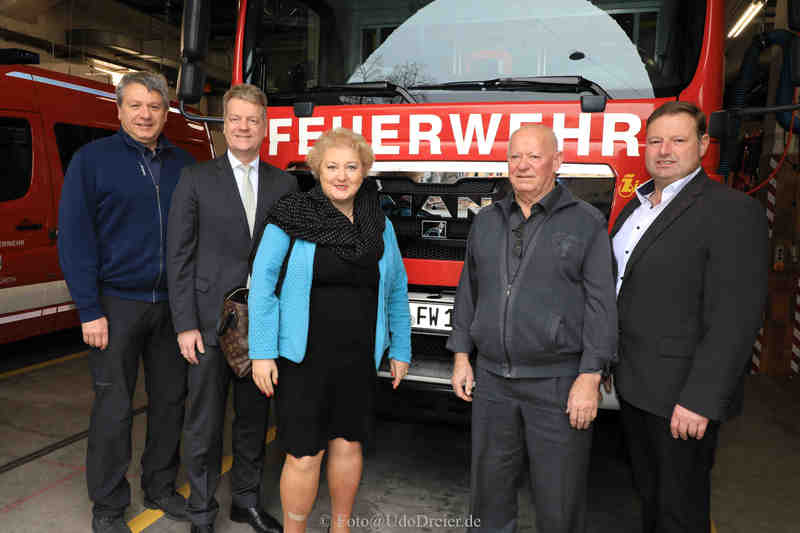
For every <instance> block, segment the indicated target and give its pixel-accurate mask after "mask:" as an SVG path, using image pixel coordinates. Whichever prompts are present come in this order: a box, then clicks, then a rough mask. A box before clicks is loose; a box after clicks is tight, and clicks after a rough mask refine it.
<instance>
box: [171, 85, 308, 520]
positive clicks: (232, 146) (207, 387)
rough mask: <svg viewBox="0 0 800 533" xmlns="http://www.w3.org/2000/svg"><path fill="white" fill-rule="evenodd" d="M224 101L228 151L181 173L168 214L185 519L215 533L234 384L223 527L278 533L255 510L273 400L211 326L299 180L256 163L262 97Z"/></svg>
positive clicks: (234, 93)
mask: <svg viewBox="0 0 800 533" xmlns="http://www.w3.org/2000/svg"><path fill="white" fill-rule="evenodd" d="M223 101H224V115H225V123H224V133H225V140H226V141H227V143H228V151H227V152H226V153H225V154H224V155H223V156H222V157H219V158H217V159H215V160H213V161H209V162H205V163H202V164H198V165H194V166H192V167H189V168H187V169H185V170H184V172H183V174H182V176H181V179H180V182H179V183H178V186H177V188H176V190H175V194H174V195H173V199H172V207H171V209H170V214H169V226H168V238H167V260H168V274H169V301H170V307H171V309H172V316H173V322H174V324H175V331H176V332H177V334H178V344H179V345H180V349H181V354H182V355H183V357H184V358H185V359H186V360H187V361H188V362H189V363H190V365H189V371H188V406H187V409H186V426H185V440H186V447H185V450H186V452H185V453H186V455H187V456H188V457H186V458H185V461H184V462H185V464H186V467H187V471H188V475H189V483H190V486H191V495H190V497H189V500H188V503H187V511H188V513H187V514H188V515H189V518H190V519H191V521H192V529H191V531H192V533H195V532H197V533H200V532H212V531H213V530H214V520H215V518H216V515H217V511H218V507H219V506H218V504H217V501H216V499H215V497H214V493H215V492H216V489H217V485H218V483H219V477H220V468H221V459H222V434H223V422H224V417H225V403H226V399H227V395H228V394H227V393H228V385H229V383H230V381H231V380H233V399H234V409H235V412H236V418H235V419H234V421H233V454H234V460H233V467H232V469H231V491H232V493H233V494H232V500H233V503H232V507H231V515H230V517H231V520H233V521H235V522H246V523H249V524H250V525H251V526H252V527H253V529H254V530H255V531H257V532H258V533H264V532H276V531H282V528H281V526H280V523H279V522H278V521H277V520H275V519H274V518H273V517H271V516H270V515H268V514H267V513H265V512H264V511H263V510H261V507H260V503H259V502H260V490H259V489H260V484H261V474H262V467H263V459H264V440H265V437H266V432H267V420H268V417H269V401H270V399H269V398H268V397H266V396H264V395H262V394H261V392H260V391H259V390H258V388H257V387H256V385H255V383H253V380H252V378H251V377H250V376H249V375H248V376H245V377H244V378H236V377H234V376H233V373H232V372H231V370H230V368H229V367H228V365H227V362H226V360H225V356H224V355H223V353H222V351H221V349H220V347H219V343H218V340H217V335H216V321H217V318H218V316H219V312H220V309H221V307H222V301H223V297H224V295H225V293H226V292H228V291H229V290H230V289H232V288H234V287H236V286H237V285H242V284H244V283H245V282H246V281H247V280H248V275H249V271H248V260H249V256H250V252H251V249H252V248H253V246H254V243H253V239H252V235H253V232H254V230H256V229H257V228H258V227H259V226H260V225H261V224H263V221H264V219H265V218H266V216H267V212H268V211H269V209H270V207H272V205H273V204H274V203H275V202H276V201H277V200H278V199H279V198H281V197H282V196H283V195H285V194H287V193H289V192H292V191H296V190H297V180H296V179H295V178H294V177H292V176H290V175H289V174H286V173H285V172H283V171H281V170H278V169H277V168H275V167H272V166H270V165H268V164H266V163H264V162H261V161H260V160H259V157H258V154H259V150H260V148H261V144H262V143H263V141H264V139H265V137H266V128H267V119H266V106H267V97H266V96H265V95H264V93H263V92H262V91H261V90H260V89H258V88H257V87H255V86H253V85H238V86H236V87H233V88H231V89H230V90H229V91H228V92H227V93H226V94H225V96H224V98H223Z"/></svg>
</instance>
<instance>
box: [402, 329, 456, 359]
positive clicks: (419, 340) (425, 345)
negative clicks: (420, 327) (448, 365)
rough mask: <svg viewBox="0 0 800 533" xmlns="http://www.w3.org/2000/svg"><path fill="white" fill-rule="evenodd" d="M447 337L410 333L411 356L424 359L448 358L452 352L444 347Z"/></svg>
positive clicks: (451, 355)
mask: <svg viewBox="0 0 800 533" xmlns="http://www.w3.org/2000/svg"><path fill="white" fill-rule="evenodd" d="M446 343H447V337H444V336H441V335H422V334H417V333H412V334H411V353H412V355H413V357H414V358H415V359H416V358H424V359H442V360H445V359H446V360H450V359H451V358H452V357H453V354H452V353H451V352H450V351H449V350H448V349H447V348H445V344H446Z"/></svg>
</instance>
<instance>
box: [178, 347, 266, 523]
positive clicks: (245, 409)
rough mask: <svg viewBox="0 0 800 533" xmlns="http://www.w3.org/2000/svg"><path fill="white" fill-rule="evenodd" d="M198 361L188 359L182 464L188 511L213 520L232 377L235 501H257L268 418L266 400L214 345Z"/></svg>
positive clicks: (202, 519) (242, 504)
mask: <svg viewBox="0 0 800 533" xmlns="http://www.w3.org/2000/svg"><path fill="white" fill-rule="evenodd" d="M205 350H206V353H205V354H198V356H197V359H198V361H199V364H197V365H189V379H188V383H189V395H188V397H189V401H188V404H187V406H186V428H185V431H186V434H185V436H186V446H185V449H184V455H185V464H186V470H187V473H188V476H189V484H190V486H191V489H192V490H191V495H190V496H189V502H188V506H187V512H188V514H189V518H190V520H191V521H192V523H194V524H197V525H206V524H212V523H213V522H214V520H215V518H216V516H217V512H218V511H219V504H218V503H217V500H216V498H215V497H214V494H215V493H216V491H217V486H218V485H219V478H220V471H221V466H222V434H223V430H224V422H225V403H226V400H227V397H228V385H229V384H230V382H231V381H233V408H234V412H235V418H234V419H233V467H232V468H231V492H232V499H233V505H235V506H237V507H255V506H258V505H259V502H260V492H259V489H260V486H261V474H262V470H263V466H264V447H265V439H266V435H267V423H268V419H269V401H270V399H269V398H267V397H266V396H265V395H264V394H262V393H261V391H260V390H258V387H256V385H255V383H254V382H253V378H252V376H250V375H247V376H245V377H244V378H237V377H235V376H234V375H233V372H231V370H230V367H228V363H227V361H226V360H225V356H224V355H223V353H222V351H221V350H220V349H219V347H218V346H206V347H205Z"/></svg>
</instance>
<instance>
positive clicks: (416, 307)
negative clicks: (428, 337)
mask: <svg viewBox="0 0 800 533" xmlns="http://www.w3.org/2000/svg"><path fill="white" fill-rule="evenodd" d="M408 306H409V310H410V311H411V327H412V328H413V329H420V330H429V331H431V330H432V331H450V330H451V329H453V326H452V322H453V306H452V304H437V303H429V302H424V303H423V302H408Z"/></svg>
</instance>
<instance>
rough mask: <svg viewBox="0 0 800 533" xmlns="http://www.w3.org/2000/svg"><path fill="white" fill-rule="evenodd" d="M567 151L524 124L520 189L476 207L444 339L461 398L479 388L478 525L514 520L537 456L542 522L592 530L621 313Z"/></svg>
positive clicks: (517, 169)
mask: <svg viewBox="0 0 800 533" xmlns="http://www.w3.org/2000/svg"><path fill="white" fill-rule="evenodd" d="M561 161H562V154H561V152H559V151H558V143H557V140H556V137H555V135H554V134H553V131H552V130H551V129H550V128H547V127H545V126H541V125H536V126H525V127H523V128H520V129H519V130H517V131H516V132H515V133H514V134H513V135H512V136H511V139H510V140H509V149H508V173H509V178H510V181H511V185H512V188H513V194H509V195H508V196H506V197H505V198H503V199H502V200H499V201H498V202H495V203H494V204H493V205H491V206H490V207H487V208H485V209H483V210H482V211H481V212H480V214H479V215H478V216H477V217H476V218H475V220H474V222H473V225H472V229H471V231H470V235H469V239H468V241H467V255H466V258H465V260H464V269H463V271H462V273H461V279H460V281H459V285H458V290H457V292H456V302H455V316H454V323H453V331H452V333H451V335H450V338H449V339H448V342H447V347H448V349H450V350H451V351H453V352H454V353H455V364H454V367H453V377H452V383H453V389H454V390H455V393H456V395H458V396H459V397H460V398H462V399H464V400H466V401H473V397H474V403H473V406H472V472H471V487H472V495H471V502H470V508H471V516H472V517H473V519H474V520H475V522H474V523H475V526H476V527H474V528H473V529H476V530H483V531H492V532H498V533H499V532H509V533H511V532H514V531H516V530H517V486H518V477H519V475H520V474H521V472H522V466H523V464H524V459H525V453H527V455H528V459H529V464H530V476H531V481H532V485H533V487H534V504H535V506H536V526H537V531H539V533H581V532H583V531H585V514H586V513H585V510H586V483H587V479H586V478H587V472H588V464H589V454H590V447H591V439H592V434H591V431H587V429H589V428H590V425H591V422H592V421H593V420H594V418H595V416H596V415H597V404H598V398H599V390H598V387H599V384H600V380H601V377H602V374H603V373H604V372H607V370H608V367H609V365H610V364H611V362H612V359H613V357H614V354H615V352H616V343H617V312H616V304H615V293H614V277H613V273H612V261H611V246H610V241H609V238H608V233H607V231H606V223H605V219H604V217H603V215H602V214H601V213H600V212H599V211H597V210H596V209H595V208H594V207H592V206H590V205H589V204H587V203H586V202H584V201H582V200H579V199H577V198H575V197H574V196H573V195H572V194H571V193H570V191H569V190H567V189H566V188H565V187H563V186H561V185H558V184H557V183H556V181H555V175H556V171H557V170H558V167H559V166H560V165H561ZM473 352H475V353H476V354H477V357H476V367H477V368H476V375H474V374H473V370H472V365H471V364H470V360H469V355H470V354H471V353H473ZM473 384H476V386H475V390H474V394H473V391H472V387H473Z"/></svg>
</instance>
